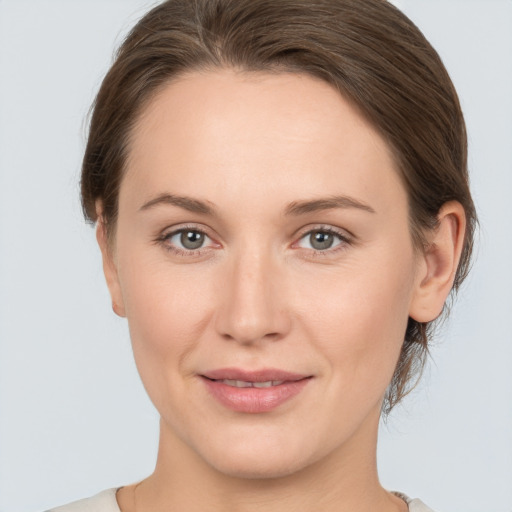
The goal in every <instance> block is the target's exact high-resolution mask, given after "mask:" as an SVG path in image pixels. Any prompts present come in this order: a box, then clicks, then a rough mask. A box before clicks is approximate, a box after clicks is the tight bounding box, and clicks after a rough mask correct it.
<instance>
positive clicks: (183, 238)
mask: <svg viewBox="0 0 512 512" xmlns="http://www.w3.org/2000/svg"><path fill="white" fill-rule="evenodd" d="M176 235H179V241H180V245H181V246H182V247H183V248H184V249H188V250H191V251H193V250H194V249H199V248H200V247H201V246H202V245H203V244H204V239H205V234H204V233H200V232H199V231H191V230H186V231H181V232H180V233H176ZM176 235H175V236H176ZM173 238H174V237H173Z"/></svg>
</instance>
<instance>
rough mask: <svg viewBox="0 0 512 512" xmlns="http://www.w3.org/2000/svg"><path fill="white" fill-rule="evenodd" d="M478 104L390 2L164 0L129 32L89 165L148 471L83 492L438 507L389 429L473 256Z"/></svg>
mask: <svg viewBox="0 0 512 512" xmlns="http://www.w3.org/2000/svg"><path fill="white" fill-rule="evenodd" d="M466 161H467V148H466V133H465V126H464V120H463V117H462V113H461V110H460V106H459V103H458V99H457V95H456V92H455V90H454V88H453V85H452V83H451V81H450V79H449V77H448V75H447V73H446V70H445V69H444V67H443V65H442V63H441V61H440V59H439V57H438V56H437V54H436V52H435V51H434V50H433V49H432V47H431V46H430V45H429V43H428V42H427V41H426V40H425V39H424V37H423V36H422V34H421V33H420V32H419V31H418V29H417V28H416V27H415V26H414V25H413V24H412V23H411V22H410V21H409V20H408V19H407V18H406V17H405V16H404V15H403V14H401V13H400V12H399V11H398V10H397V9H395V8H394V7H393V6H391V5H390V4H388V3H387V2H384V1H382V0H364V1H361V0H315V1H309V0H308V2H303V1H302V0H280V1H279V2H275V1H268V0H196V1H193V2H191V1H190V0H171V1H168V2H164V3H162V4H161V5H159V6H157V7H155V8H154V9H153V10H152V11H151V12H149V13H148V14H147V15H146V16H145V17H144V18H143V19H142V20H141V21H140V22H139V23H138V24H137V25H136V26H135V27H134V29H133V30H132V32H131V33H130V34H129V36H128V37H127V39H126V40H125V42H124V43H123V45H122V46H121V48H120V50H119V52H118V55H117V58H116V61H115V63H114V64H113V66H112V68H111V69H110V71H109V72H108V74H107V76H106V77H105V80H104V81H103V84H102V86H101V89H100V91H99V94H98V96H97V99H96V102H95V106H94V113H93V117H92V121H91V127H90V134H89V139H88V144H87V149H86V153H85V157H84V162H83V168H82V201H83V206H84V211H85V214H86V217H87V218H88V219H89V220H91V221H92V222H96V223H97V238H98V243H99V246H100V249H101V252H102V256H103V266H104V272H105V277H106V280H107V284H108V287H109V290H110V294H111V297H112V307H113V309H114V311H115V313H116V314H118V315H119V316H122V317H126V318H127V320H128V324H129V327H130V334H131V339H132V346H133V350H134V356H135V361H136V364H137V367H138V370H139V373H140V375H141V378H142V381H143V383H144V385H145V388H146V390H147V392H148V394H149V396H150V398H151V400H152V401H153V403H154V405H155V407H156V408H157V410H158V412H159V414H160V417H161V421H160V444H159V453H158V460H157V464H156V468H155V471H154V473H153V474H152V475H150V476H149V477H148V478H146V479H144V480H142V481H140V482H138V483H136V484H133V485H128V486H125V487H122V488H120V489H110V490H107V491H105V492H103V493H101V494H100V495H98V496H95V497H93V498H90V499H88V500H84V501H82V502H79V503H75V504H72V505H69V506H64V507H62V508H59V509H57V510H59V512H64V511H67V510H73V511H79V510H98V511H103V510H105V511H106V510H115V511H119V510H120V511H122V512H134V511H137V512H144V511H159V510H187V511H195V510H206V509H207V510H209V511H226V510H240V511H246V510H247V511H249V510H263V509H264V510H270V511H284V510H294V511H312V510H322V511H325V512H330V511H338V512H339V511H351V512H365V511H370V510H371V511H375V510H379V511H382V512H392V511H393V512H399V511H401V512H404V511H406V510H410V511H412V512H425V511H428V510H430V509H429V508H428V507H426V505H424V504H423V503H422V502H421V501H420V500H418V499H414V500H411V499H410V498H408V497H407V496H405V495H403V494H400V493H392V492H388V491H387V490H385V489H384V488H383V487H382V486H381V485H380V483H379V480H378V475H377V464H376V445H377V427H378V422H379V418H380V415H381V412H382V411H384V413H387V412H389V411H390V410H391V408H392V407H393V406H394V405H395V404H396V403H397V402H398V401H399V400H401V398H403V396H404V395H405V394H406V393H407V392H408V390H410V388H411V386H413V385H414V383H415V381H416V380H417V376H418V375H419V373H420V371H421V368H422V365H423V362H424V358H425V354H426V353H427V350H428V340H429V333H430V330H431V328H432V326H433V322H434V321H435V320H436V319H437V318H438V317H439V316H440V315H441V313H442V311H443V308H444V304H445V301H446V299H447V297H448V295H449V294H450V292H451V291H452V290H456V289H457V287H458V286H459V285H460V283H461V282H462V281H463V279H464V277H465V276H466V274H467V270H468V267H469V261H470V255H471V247H472V237H473V230H474V225H475V223H476V215H475V210H474V206H473V202H472V199H471V196H470V192H469V188H468V181H467V162H466Z"/></svg>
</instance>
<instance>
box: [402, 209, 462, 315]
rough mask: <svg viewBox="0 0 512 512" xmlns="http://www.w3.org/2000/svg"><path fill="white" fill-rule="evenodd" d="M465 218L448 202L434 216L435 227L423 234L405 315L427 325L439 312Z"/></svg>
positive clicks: (457, 256)
mask: <svg viewBox="0 0 512 512" xmlns="http://www.w3.org/2000/svg"><path fill="white" fill-rule="evenodd" d="M465 230H466V215H465V213H464V208H463V207H462V205H461V204H460V203H459V202H458V201H448V202H447V203H445V204H444V205H443V206H442V207H441V209H440V211H439V214H438V225H437V227H436V228H435V229H434V230H432V232H431V233H429V234H428V235H427V237H428V246H427V247H426V248H425V250H424V251H423V254H422V255H421V256H420V258H421V261H420V264H419V265H418V274H417V276H416V283H415V289H414V294H413V298H412V301H411V306H410V311H409V316H410V317H411V318H412V319H413V320H416V321H417V322H431V321H432V320H435V319H436V318H437V317H438V316H439V315H440V314H441V312H442V310H443V306H444V303H445V301H446V299H447V297H448V294H449V293H450V291H451V289H452V286H453V281H454V279H455V274H456V272H457V268H458V265H459V261H460V257H461V253H462V248H463V244H464V234H465Z"/></svg>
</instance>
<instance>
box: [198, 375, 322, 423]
mask: <svg viewBox="0 0 512 512" xmlns="http://www.w3.org/2000/svg"><path fill="white" fill-rule="evenodd" d="M199 377H200V378H201V380H202V381H203V383H204V384H205V386H206V389H207V390H208V392H209V396H210V397H212V398H214V399H215V402H217V403H218V404H220V405H222V406H223V407H225V408H227V409H230V410H232V411H235V412H241V413H250V414H258V413H265V412H270V411H272V410H274V409H276V408H278V407H279V406H280V405H282V404H284V403H285V402H288V401H289V400H291V399H292V398H294V397H295V396H297V395H298V394H299V393H301V391H302V390H303V389H304V388H305V387H306V386H307V385H308V383H309V382H311V381H312V380H313V377H312V376H311V375H301V374H297V373H290V372H286V371H283V370H278V369H263V370H257V371H247V370H241V369H237V368H224V369H218V370H212V371H209V372H206V374H203V375H199Z"/></svg>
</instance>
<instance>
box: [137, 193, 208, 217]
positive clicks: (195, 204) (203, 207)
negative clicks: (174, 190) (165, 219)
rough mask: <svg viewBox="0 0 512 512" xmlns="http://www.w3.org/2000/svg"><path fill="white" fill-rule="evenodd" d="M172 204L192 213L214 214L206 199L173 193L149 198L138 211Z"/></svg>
mask: <svg viewBox="0 0 512 512" xmlns="http://www.w3.org/2000/svg"><path fill="white" fill-rule="evenodd" d="M166 204H168V205H172V206H178V207H179V208H183V209H184V210H187V211H189V212H192V213H201V214H203V215H211V216H215V209H214V207H213V205H211V204H209V203H207V202H206V201H200V200H199V199H193V198H191V197H186V196H176V195H174V194H160V195H159V196H157V197H155V198H154V199H151V200H150V201H148V202H147V203H144V204H143V205H142V206H141V207H140V208H139V211H144V210H149V209H150V208H154V207H155V206H159V205H166Z"/></svg>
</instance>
